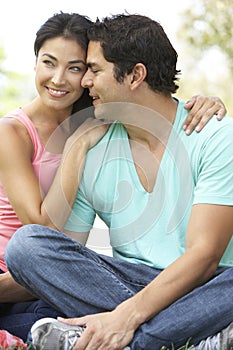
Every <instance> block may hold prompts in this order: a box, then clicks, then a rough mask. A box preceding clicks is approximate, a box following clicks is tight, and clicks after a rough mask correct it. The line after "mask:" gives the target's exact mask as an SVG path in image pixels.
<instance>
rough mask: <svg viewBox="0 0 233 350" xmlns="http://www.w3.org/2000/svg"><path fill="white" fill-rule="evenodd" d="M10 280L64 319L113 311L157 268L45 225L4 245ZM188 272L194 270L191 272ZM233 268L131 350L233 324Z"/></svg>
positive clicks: (141, 332)
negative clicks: (93, 246) (111, 253)
mask: <svg viewBox="0 0 233 350" xmlns="http://www.w3.org/2000/svg"><path fill="white" fill-rule="evenodd" d="M6 262H7V266H8V268H9V270H10V272H11V274H12V275H13V277H14V279H15V280H16V281H17V282H18V283H20V284H21V285H23V286H24V287H26V288H27V289H28V290H29V291H30V292H31V293H33V294H34V295H36V296H37V297H38V298H41V299H43V300H44V301H45V302H47V303H49V304H50V305H51V306H52V307H57V308H58V310H60V311H61V312H64V314H65V315H66V316H67V317H79V316H83V315H86V314H91V313H97V312H102V311H108V310H113V309H114V308H115V307H116V306H117V305H118V304H119V303H121V302H122V301H123V300H125V299H127V298H130V297H131V296H133V295H134V294H135V293H137V292H138V291H140V290H141V289H142V288H143V287H145V286H146V285H147V284H148V283H149V282H150V281H151V280H152V279H154V278H155V277H156V276H157V275H158V274H159V273H160V272H161V270H158V269H155V268H152V267H149V266H146V265H143V264H133V263H129V262H125V261H122V260H119V259H116V258H112V257H109V256H104V255H100V254H96V253H95V252H93V251H92V250H90V249H88V248H86V247H84V246H83V245H81V244H79V243H77V242H76V241H74V240H72V239H71V238H69V237H67V236H66V235H64V234H62V233H59V232H57V231H54V230H51V229H49V228H47V227H43V226H39V225H27V226H23V227H22V228H20V229H19V230H18V231H17V232H16V233H15V234H14V236H13V238H12V239H11V241H10V242H9V244H8V248H7V252H6ZM190 273H192V271H190ZM232 296H233V268H219V269H218V270H217V271H216V274H215V276H214V277H213V278H212V279H211V280H210V281H208V282H207V283H205V284H204V285H202V286H200V287H198V288H196V289H194V290H193V291H192V292H190V293H188V294H187V295H186V296H184V297H182V298H180V299H179V300H178V301H176V302H175V303H173V304H172V305H171V306H169V307H168V308H166V309H164V310H163V311H161V312H160V313H159V314H158V315H156V316H155V317H153V318H152V319H150V320H149V321H148V322H146V323H144V324H142V325H141V326H140V327H139V328H138V330H137V331H136V333H135V336H134V338H133V340H132V342H131V344H130V346H131V348H132V349H133V350H145V349H146V350H159V349H160V348H161V347H162V346H167V347H168V348H172V345H171V344H172V343H173V344H174V345H175V347H179V346H182V345H184V344H185V343H186V342H187V340H188V339H189V338H191V342H190V344H194V345H196V344H198V343H199V342H200V340H202V339H205V338H207V337H208V336H210V335H213V334H215V333H217V332H219V331H220V330H221V329H223V328H225V327H226V326H227V325H228V324H229V323H231V322H232V321H233V297H232Z"/></svg>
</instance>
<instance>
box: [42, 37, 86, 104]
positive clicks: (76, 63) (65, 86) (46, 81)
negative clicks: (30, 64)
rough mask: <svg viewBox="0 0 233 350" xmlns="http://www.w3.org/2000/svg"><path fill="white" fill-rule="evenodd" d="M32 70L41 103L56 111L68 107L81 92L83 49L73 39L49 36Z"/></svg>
mask: <svg viewBox="0 0 233 350" xmlns="http://www.w3.org/2000/svg"><path fill="white" fill-rule="evenodd" d="M35 72H36V75H35V83H36V88H37V91H38V94H39V95H40V98H41V99H42V101H43V103H44V104H45V105H46V106H48V107H50V108H54V109H57V110H61V109H67V108H71V107H72V105H73V103H74V102H75V101H76V100H77V99H79V98H80V97H81V95H82V93H83V88H82V86H81V80H82V77H83V75H84V73H85V72H86V51H85V50H84V49H82V48H81V46H79V44H78V43H77V42H76V40H74V39H65V38H63V37H57V38H53V39H48V40H46V41H45V42H44V44H43V45H42V47H41V48H40V50H39V53H38V57H37V60H36V66H35Z"/></svg>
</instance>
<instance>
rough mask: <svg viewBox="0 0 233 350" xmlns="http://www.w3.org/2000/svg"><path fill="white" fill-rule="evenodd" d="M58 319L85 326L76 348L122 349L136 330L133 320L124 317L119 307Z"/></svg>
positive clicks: (90, 349)
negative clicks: (108, 310)
mask: <svg viewBox="0 0 233 350" xmlns="http://www.w3.org/2000/svg"><path fill="white" fill-rule="evenodd" d="M58 320H59V321H62V322H64V323H66V324H70V325H73V326H75V325H76V326H85V330H84V332H83V334H82V336H81V337H80V338H79V339H78V341H77V343H76V345H75V347H74V350H97V349H98V350H106V349H114V350H122V349H123V348H124V347H125V346H127V345H128V344H129V343H130V341H131V340H132V338H133V336H134V332H135V325H133V323H134V322H133V320H132V321H131V320H129V319H128V318H127V317H123V315H122V313H121V314H120V312H119V311H118V310H117V309H115V310H113V311H111V312H103V313H100V314H94V315H88V316H84V317H80V318H71V319H63V318H60V317H59V318H58Z"/></svg>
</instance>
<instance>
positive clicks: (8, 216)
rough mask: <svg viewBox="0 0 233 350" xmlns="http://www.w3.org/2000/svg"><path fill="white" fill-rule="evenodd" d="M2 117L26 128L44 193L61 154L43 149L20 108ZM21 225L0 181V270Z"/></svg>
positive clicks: (29, 121) (27, 118)
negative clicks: (17, 122) (8, 244)
mask: <svg viewBox="0 0 233 350" xmlns="http://www.w3.org/2000/svg"><path fill="white" fill-rule="evenodd" d="M3 118H15V119H17V120H19V121H20V122H21V123H22V124H23V125H24V126H25V128H26V129H27V131H28V133H29V135H30V137H31V140H32V144H33V147H34V156H33V160H32V166H33V169H34V171H35V174H36V176H37V178H38V180H39V182H40V187H41V190H42V193H44V194H46V193H47V192H48V189H49V187H50V185H51V183H52V181H53V178H54V176H55V173H56V171H57V168H58V166H59V163H60V160H61V154H52V153H49V152H47V151H46V150H45V147H44V145H43V144H42V142H41V140H40V137H39V135H38V133H37V130H36V128H35V126H34V124H33V123H32V121H31V119H30V118H29V117H28V116H27V115H26V114H25V113H24V111H23V110H22V109H21V108H17V109H16V110H14V111H13V112H11V113H9V114H7V115H5V116H4V117H3ZM16 174H17V173H16ZM22 200H23V198H22ZM21 226H22V223H21V222H20V221H19V219H18V217H17V215H16V213H15V212H14V210H13V208H12V206H11V204H10V202H9V200H8V198H7V196H6V194H5V192H4V190H3V187H2V184H1V183H0V269H1V270H2V271H7V268H6V264H5V261H4V254H5V249H6V245H7V243H8V241H9V240H10V238H11V237H12V235H13V234H14V232H15V231H16V230H17V229H18V228H20V227H21Z"/></svg>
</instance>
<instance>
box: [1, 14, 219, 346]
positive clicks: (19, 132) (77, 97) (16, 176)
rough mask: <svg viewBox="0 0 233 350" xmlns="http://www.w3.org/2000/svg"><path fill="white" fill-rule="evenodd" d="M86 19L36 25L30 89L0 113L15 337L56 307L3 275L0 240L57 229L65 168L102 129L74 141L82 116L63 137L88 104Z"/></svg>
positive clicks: (9, 304)
mask: <svg viewBox="0 0 233 350" xmlns="http://www.w3.org/2000/svg"><path fill="white" fill-rule="evenodd" d="M91 23H92V22H91V21H90V20H89V19H88V18H86V17H84V16H80V15H78V14H65V13H60V14H56V15H54V16H52V17H51V18H49V19H48V20H47V21H46V22H45V23H44V24H43V25H42V26H41V28H40V29H39V31H38V32H37V36H36V40H35V44H34V50H35V55H36V64H35V84H36V88H37V91H38V96H37V97H36V98H35V99H34V100H33V101H31V102H30V103H29V104H27V105H25V106H23V107H22V108H18V109H16V110H15V111H12V112H10V113H9V114H7V115H6V116H4V117H3V118H2V119H1V120H0V140H1V141H0V154H1V156H0V239H1V244H0V270H1V271H0V272H1V274H0V282H1V283H0V303H1V304H0V311H1V316H2V317H1V318H0V329H5V330H7V331H9V332H11V333H13V334H15V335H16V336H19V337H20V338H22V339H23V340H25V339H26V337H27V333H28V330H29V329H30V328H31V325H32V324H33V323H34V322H35V321H36V320H37V319H39V318H43V317H56V316H58V313H57V312H56V311H55V310H54V309H53V308H51V307H50V306H48V305H47V304H46V303H44V302H42V301H40V300H33V301H32V299H33V297H32V296H31V295H29V294H28V293H27V292H26V291H25V290H24V289H23V288H22V287H20V286H19V285H17V284H16V283H15V282H14V281H13V280H12V279H11V276H10V275H9V273H8V272H7V268H6V265H5V262H4V252H5V248H6V245H7V243H8V241H9V240H10V238H11V237H12V235H13V234H14V232H15V231H16V230H17V229H18V228H19V227H20V226H22V225H25V224H29V223H37V224H41V225H47V226H50V227H54V228H58V229H62V228H63V225H64V223H65V221H66V219H67V217H68V215H69V208H70V207H72V204H73V201H74V199H75V194H76V192H77V188H78V180H79V178H80V177H78V176H77V173H76V172H75V171H73V174H72V173H71V171H70V169H80V167H81V164H82V160H83V158H84V157H85V154H86V152H87V150H88V149H89V148H90V147H92V145H93V144H95V143H96V142H97V141H98V139H99V138H100V137H102V136H103V134H104V133H105V131H106V129H107V125H102V126H101V127H99V128H98V132H96V133H95V136H93V134H92V136H91V137H87V133H85V137H80V138H79V141H78V142H76V143H74V139H75V138H76V137H77V136H79V135H83V132H84V129H85V128H87V129H88V122H87V123H86V125H85V126H83V125H82V126H81V127H80V128H79V129H78V130H77V131H76V132H75V133H74V134H73V135H71V136H70V137H69V138H68V140H67V142H65V141H66V139H67V137H68V136H69V135H70V133H71V132H72V130H73V124H75V127H76V126H77V125H79V124H81V122H82V121H83V120H82V116H80V117H77V118H78V120H77V118H76V117H75V116H74V117H73V118H72V123H70V118H69V116H70V115H71V114H72V113H73V112H75V111H79V110H81V109H84V108H87V107H89V106H90V105H91V101H90V98H89V96H88V93H87V91H85V90H84V89H83V88H82V87H81V80H82V77H83V75H84V73H85V71H86V66H85V60H86V50H87V44H88V42H87V37H86V30H87V28H88V27H89V26H90V25H91ZM195 103H196V104H195ZM193 105H194V107H193V108H194V110H195V108H197V109H198V108H199V107H200V108H202V109H201V110H203V108H204V109H209V107H210V109H211V113H212V115H213V114H214V113H216V112H218V110H219V108H222V105H220V107H219V102H215V101H214V100H213V99H211V98H204V97H199V98H197V99H196V98H194V99H193V100H192V101H191V102H190V103H189V104H188V105H187V107H188V108H191V107H192V106H193ZM93 122H94V123H95V124H94V126H98V125H99V122H98V121H92V123H93ZM91 125H93V124H91ZM59 126H60V127H59ZM55 130H56V133H55ZM85 130H86V129H85ZM54 133H55V134H54ZM54 135H55V136H56V138H54ZM51 139H52V140H54V139H55V142H50V143H49V145H50V147H52V151H49V150H47V149H46V148H45V145H46V144H48V141H49V140H51ZM64 144H65V147H64ZM71 145H73V147H71ZM63 148H64V152H63V156H62V151H63ZM60 162H61V164H62V171H61V166H60V167H59V164H60ZM55 174H56V175H55ZM63 174H65V175H64V176H63ZM61 175H62V176H61ZM54 176H55V177H54ZM60 183H61V184H64V186H65V187H64V186H63V185H61V186H59V185H60ZM62 186H63V187H64V188H63V190H60V188H61V187H62ZM63 191H64V192H63ZM64 199H65V200H66V203H67V205H66V206H65V205H64ZM47 213H49V215H48V214H47ZM61 214H62V215H61ZM35 249H36V247H35ZM29 263H30V262H29Z"/></svg>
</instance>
